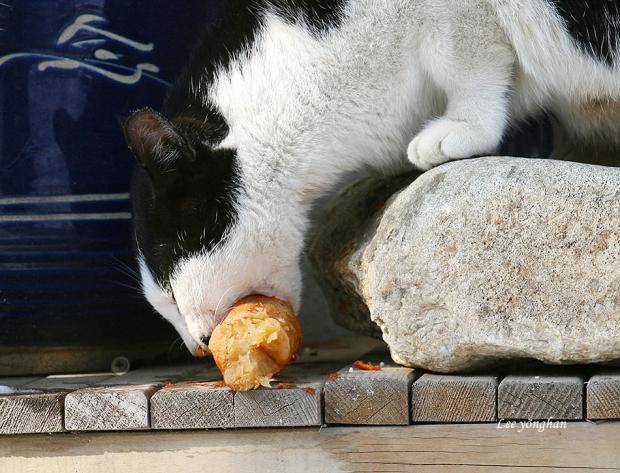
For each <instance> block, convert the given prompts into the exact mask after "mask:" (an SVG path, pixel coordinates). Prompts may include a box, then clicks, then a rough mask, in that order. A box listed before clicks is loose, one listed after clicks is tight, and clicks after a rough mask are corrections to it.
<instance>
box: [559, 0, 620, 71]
mask: <svg viewBox="0 0 620 473" xmlns="http://www.w3.org/2000/svg"><path fill="white" fill-rule="evenodd" d="M549 1H550V2H551V3H552V4H553V5H554V6H555V8H556V9H557V11H558V13H559V14H560V15H561V16H562V18H563V19H564V21H565V22H566V27H567V29H568V31H569V33H570V34H571V36H572V37H573V38H574V39H575V41H577V43H578V44H579V45H580V46H581V48H582V49H583V50H584V51H586V52H587V53H588V54H591V55H592V56H594V57H595V58H597V59H599V60H600V61H603V62H605V63H607V64H608V65H610V66H611V65H613V62H614V58H615V55H616V53H617V51H618V48H619V47H620V45H619V44H618V43H619V42H620V0H549Z"/></svg>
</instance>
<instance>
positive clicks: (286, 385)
mask: <svg viewBox="0 0 620 473" xmlns="http://www.w3.org/2000/svg"><path fill="white" fill-rule="evenodd" d="M294 387H295V385H294V384H291V383H278V384H276V385H275V388H276V389H291V388H294Z"/></svg>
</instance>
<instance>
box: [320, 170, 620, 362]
mask: <svg viewBox="0 0 620 473" xmlns="http://www.w3.org/2000/svg"><path fill="white" fill-rule="evenodd" d="M619 162H620V160H619ZM359 186H360V185H358V187H359ZM361 186H362V187H363V186H368V182H365V183H362V184H361ZM358 194H359V193H358ZM355 195H356V192H355V189H353V190H349V191H347V192H345V194H344V195H343V196H341V197H340V198H339V199H338V200H337V201H336V202H335V203H334V204H333V205H332V206H331V207H330V210H328V219H327V227H326V229H325V232H319V234H318V236H317V237H316V239H315V241H314V242H313V245H312V251H313V256H314V260H315V262H316V264H317V265H318V266H319V268H320V272H324V273H327V274H329V275H330V277H329V278H328V279H327V280H326V281H327V283H329V284H330V285H331V291H332V292H337V291H339V290H340V289H341V287H342V286H343V285H345V284H346V285H348V287H349V291H350V292H352V291H355V293H356V294H358V298H359V299H361V300H363V301H364V302H365V304H366V306H367V308H368V310H369V313H370V318H371V319H372V321H373V322H374V323H376V324H377V325H378V326H379V327H380V328H381V330H382V333H383V338H384V339H385V341H386V342H387V343H388V345H389V346H390V350H391V353H392V357H393V358H394V360H395V361H397V362H399V363H401V364H405V365H408V366H418V367H423V368H426V369H430V370H433V371H440V372H452V371H457V370H463V369H470V368H478V367H481V366H485V365H489V364H492V363H494V362H497V361H499V360H505V359H515V358H533V359H538V360H541V361H543V362H546V363H589V362H601V361H608V360H616V359H618V358H620V168H611V167H601V166H592V165H584V164H577V163H570V162H564V161H552V160H531V159H518V158H479V159H474V160H466V161H460V162H453V163H448V164H445V165H443V166H440V167H438V168H436V169H433V170H431V171H430V172H427V173H425V174H423V175H422V176H420V177H419V178H418V179H417V180H415V181H414V182H413V183H412V184H410V185H409V186H408V187H406V188H405V189H404V190H402V191H401V192H399V193H397V194H395V195H394V196H393V197H392V198H391V199H390V200H389V201H388V202H387V203H386V205H385V208H384V209H383V211H382V212H376V211H370V210H368V211H367V213H366V220H365V221H364V222H363V223H362V224H359V225H358V224H357V223H355V222H353V223H352V222H351V221H344V222H343V225H352V224H355V225H356V229H351V228H348V229H346V230H343V232H345V231H346V232H348V233H349V234H350V235H353V237H352V239H350V240H349V241H348V246H339V247H337V248H330V251H327V250H325V249H324V248H325V247H326V246H328V247H333V246H335V245H340V244H342V242H343V241H344V240H343V239H338V238H332V237H333V235H334V234H338V233H337V232H336V231H335V230H334V229H333V226H334V225H336V224H337V223H335V217H334V215H333V213H334V212H336V213H340V214H342V215H346V214H347V212H348V209H349V208H351V207H353V208H357V207H356V206H357V205H359V204H358V203H351V202H350V199H351V196H355ZM334 209H338V210H334ZM329 212H332V215H331V218H330V214H329ZM330 239H331V240H330ZM319 249H321V251H318V250H319ZM333 255H336V258H334V257H333ZM326 256H327V259H325V257H326ZM334 281H335V282H334ZM340 297H341V299H343V300H344V302H342V301H341V306H346V301H347V300H348V299H347V298H346V297H345V295H341V296H340ZM331 301H332V310H333V311H334V312H336V313H339V314H340V315H341V317H344V316H347V315H348V314H347V312H346V311H342V312H341V311H340V306H333V302H334V299H333V297H332V298H331ZM356 303H357V302H356ZM361 316H362V312H361V311H360V312H358V314H357V319H356V321H355V324H357V325H360V322H359V319H360V318H361ZM345 324H346V322H345ZM351 325H354V324H351Z"/></svg>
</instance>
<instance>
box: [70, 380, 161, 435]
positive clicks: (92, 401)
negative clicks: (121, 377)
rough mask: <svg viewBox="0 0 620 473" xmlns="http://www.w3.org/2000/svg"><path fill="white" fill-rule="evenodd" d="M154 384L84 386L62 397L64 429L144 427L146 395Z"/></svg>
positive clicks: (152, 388)
mask: <svg viewBox="0 0 620 473" xmlns="http://www.w3.org/2000/svg"><path fill="white" fill-rule="evenodd" d="M159 386H160V385H157V384H145V385H139V386H134V385H128V386H111V387H102V388H85V389H78V390H77V391H73V392H71V393H69V394H67V396H66V397H65V428H66V429H67V430H136V429H148V428H149V426H150V422H149V399H150V398H151V396H152V395H153V393H154V392H155V391H156V390H157V389H158V388H159Z"/></svg>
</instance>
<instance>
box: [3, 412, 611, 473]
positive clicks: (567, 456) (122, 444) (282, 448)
mask: <svg viewBox="0 0 620 473" xmlns="http://www.w3.org/2000/svg"><path fill="white" fill-rule="evenodd" d="M515 422H516V423H517V427H516V428H514V429H504V428H501V429H498V428H497V425H496V424H457V425H441V424H439V425H438V424H435V425H415V426H406V427H403V426H399V427H372V426H367V427H364V428H359V427H330V428H326V429H318V428H311V429H308V428H290V429H268V430H265V429H237V430H227V431H212V430H211V431H209V430H206V431H196V432H187V431H177V432H164V431H159V432H157V433H156V434H154V433H153V432H107V433H96V432H95V433H83V434H80V435H46V436H12V437H4V438H2V441H0V471H2V472H7V473H9V472H10V473H32V472H39V471H49V472H69V471H71V472H88V473H110V472H114V473H142V472H149V473H170V472H171V471H172V472H186V471H188V472H189V471H192V472H193V471H220V472H231V471H234V472H235V473H254V472H256V471H258V472H280V471H286V472H288V473H310V472H312V473H314V472H317V473H318V472H325V473H327V472H329V473H337V472H345V471H348V472H397V471H401V472H420V473H426V472H434V473H472V472H476V473H498V472H499V473H540V472H549V473H559V472H562V471H570V472H590V473H602V472H611V471H618V467H619V465H620V458H619V455H620V452H619V451H618V445H620V422H609V423H602V424H598V425H595V424H592V423H587V422H563V425H557V426H555V427H557V428H546V429H545V430H544V432H541V431H539V428H537V427H530V428H524V429H521V427H520V425H519V422H518V421H515Z"/></svg>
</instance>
